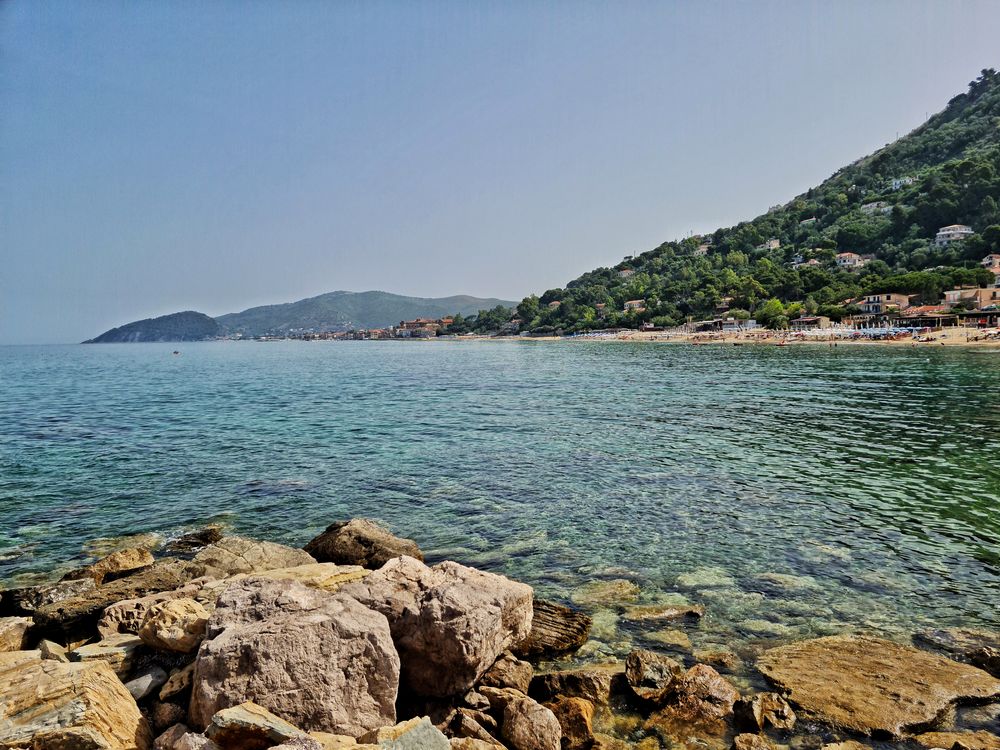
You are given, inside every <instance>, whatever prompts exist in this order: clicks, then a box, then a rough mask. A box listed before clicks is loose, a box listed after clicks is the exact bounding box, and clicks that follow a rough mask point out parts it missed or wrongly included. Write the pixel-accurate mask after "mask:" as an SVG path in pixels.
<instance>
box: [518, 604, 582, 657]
mask: <svg viewBox="0 0 1000 750" xmlns="http://www.w3.org/2000/svg"><path fill="white" fill-rule="evenodd" d="M592 622H593V621H592V620H591V618H590V617H589V616H588V615H585V614H584V613H583V612H578V611H577V610H575V609H570V608H569V607H564V606H562V605H561V604H555V603H553V602H547V601H544V600H543V599H535V600H534V601H533V602H532V618H531V632H530V633H529V634H528V637H527V638H526V639H525V640H524V641H523V642H521V643H520V644H518V646H517V648H516V649H515V653H516V654H517V655H518V656H521V657H523V658H526V659H542V658H548V657H552V656H558V655H560V654H566V653H569V652H572V651H576V650H577V649H578V648H580V646H582V645H583V644H584V643H586V642H587V638H588V637H589V636H590V626H591V624H592Z"/></svg>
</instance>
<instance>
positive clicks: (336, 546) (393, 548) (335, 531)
mask: <svg viewBox="0 0 1000 750" xmlns="http://www.w3.org/2000/svg"><path fill="white" fill-rule="evenodd" d="M305 550H306V552H308V553H309V554H310V555H312V556H313V557H315V558H316V559H317V560H319V561H320V562H331V563H337V564H338V565H360V566H362V567H364V568H369V569H371V570H377V569H378V568H381V567H382V566H383V565H385V564H386V563H387V562H389V561H390V560H391V559H392V558H394V557H401V556H402V555H406V556H407V557H413V558H415V559H417V560H420V561H423V559H424V555H423V553H422V552H421V551H420V547H418V546H417V543H416V542H414V541H413V540H412V539H402V538H400V537H398V536H394V535H393V534H391V533H390V532H388V531H386V530H385V529H384V528H382V527H381V526H379V525H378V524H377V523H375V522H374V521H369V520H368V519H367V518H354V519H352V520H350V521H337V522H336V523H332V524H330V525H329V526H327V527H326V531H324V532H323V533H322V534H320V535H319V536H317V537H316V538H315V539H313V540H312V541H311V542H309V544H307V545H306V546H305Z"/></svg>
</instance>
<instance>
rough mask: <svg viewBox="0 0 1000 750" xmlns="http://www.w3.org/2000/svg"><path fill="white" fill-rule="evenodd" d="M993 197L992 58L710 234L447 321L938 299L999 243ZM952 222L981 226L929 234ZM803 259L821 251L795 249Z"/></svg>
mask: <svg viewBox="0 0 1000 750" xmlns="http://www.w3.org/2000/svg"><path fill="white" fill-rule="evenodd" d="M879 202H884V204H885V205H880V204H879ZM873 204H878V205H873ZM998 204H1000V75H998V74H997V72H996V71H994V70H991V69H990V70H984V71H982V74H981V75H980V76H979V77H978V78H977V79H976V80H975V81H973V82H972V83H971V84H970V85H969V91H968V92H967V93H964V94H960V95H958V96H956V97H955V98H954V99H952V100H951V101H950V102H949V103H948V106H947V107H946V108H945V109H944V110H943V111H942V112H940V113H938V114H936V115H934V116H933V117H931V118H930V119H929V120H928V121H927V122H926V123H924V124H923V125H921V126H920V127H919V128H917V129H916V130H914V131H913V132H911V133H909V134H908V135H906V136H905V137H903V138H901V139H899V140H897V141H896V142H894V143H892V144H889V145H887V146H885V147H884V148H882V149H880V150H878V151H876V152H875V153H874V154H872V155H871V156H868V157H865V158H863V159H860V160H858V161H856V162H854V163H853V164H851V165H849V166H847V167H844V168H843V169H841V170H839V171H838V172H837V173H836V174H834V175H833V176H832V177H830V178H829V179H828V180H826V181H825V182H823V184H821V185H820V186H818V187H816V188H812V189H810V190H809V191H808V192H806V193H805V194H803V195H800V196H798V197H796V198H795V199H793V200H792V201H790V202H789V203H787V204H785V205H783V206H778V207H775V208H773V209H771V210H770V211H769V212H768V213H766V214H764V215H762V216H759V217H757V218H756V219H754V220H752V221H748V222H744V223H741V224H738V225H737V226H734V227H730V228H727V229H719V230H717V231H715V232H713V233H712V234H710V235H705V236H702V237H692V238H688V239H684V240H681V241H672V242H664V243H663V244H662V245H660V246H659V247H657V248H654V249H653V250H650V251H648V252H644V253H642V254H641V255H638V256H635V257H631V256H630V257H626V258H625V260H623V261H622V262H621V263H619V264H618V265H617V266H615V267H613V268H599V269H597V270H594V271H591V272H589V273H585V274H583V275H582V276H580V277H579V278H577V279H574V280H573V281H571V282H569V284H567V286H566V287H565V288H564V289H550V290H548V291H547V292H545V293H544V294H542V295H541V296H540V297H539V296H535V295H532V296H530V297H527V298H525V299H524V300H523V301H522V302H521V303H520V304H519V305H517V307H516V309H514V310H508V309H504V308H502V307H498V308H494V309H492V310H488V311H487V310H483V311H480V313H479V315H478V317H476V318H475V319H472V320H468V319H464V318H459V319H456V321H455V325H454V326H453V327H452V332H462V331H465V330H478V331H495V330H500V329H502V328H503V326H504V324H506V323H507V322H508V321H509V320H510V318H511V317H516V318H517V319H518V320H520V321H521V323H520V325H521V329H522V330H531V331H535V332H539V333H541V332H547V331H553V330H563V331H564V332H567V333H568V332H574V331H582V330H588V329H594V328H607V327H615V326H625V327H638V326H640V325H642V324H644V323H652V324H654V325H662V326H673V325H678V324H680V323H683V322H684V321H686V320H688V319H696V320H697V319H705V318H711V317H713V316H715V315H716V314H717V313H718V311H720V310H722V309H726V308H728V311H727V312H726V314H727V315H734V316H736V317H750V316H751V315H752V316H754V317H756V318H757V319H758V321H759V322H761V323H763V324H765V325H770V326H773V327H781V326H783V325H785V324H786V323H787V321H788V319H789V318H790V317H793V316H795V315H797V314H798V313H799V312H800V311H801V310H803V309H805V310H807V311H809V312H818V313H820V314H823V315H827V316H829V317H831V318H834V319H840V318H842V317H843V316H845V315H846V314H849V313H850V312H853V311H854V309H855V308H854V307H853V306H852V301H853V300H856V299H857V298H858V297H860V296H861V295H863V294H865V293H873V292H879V291H899V292H905V293H911V294H919V295H920V296H921V299H922V300H923V301H924V302H927V303H935V302H937V301H938V299H939V298H940V295H941V292H942V291H943V290H944V289H946V288H951V287H953V286H955V285H958V284H973V285H983V286H985V285H986V284H988V283H990V282H992V280H993V277H992V275H991V274H989V273H988V272H986V271H985V269H983V268H981V267H980V266H979V261H980V260H981V259H982V257H983V256H984V255H986V254H987V253H989V252H1000V205H998ZM949 224H968V225H970V226H972V227H973V228H974V229H975V230H977V234H976V235H974V236H973V237H971V238H969V239H967V240H965V241H964V242H957V243H952V244H950V245H948V246H946V247H937V246H936V245H935V243H934V236H935V234H936V233H937V230H938V229H939V228H940V227H942V226H945V225H949ZM772 239H773V240H777V241H778V243H780V245H778V243H773V242H769V240H772ZM704 245H708V248H707V249H704V248H703V249H702V250H701V251H699V246H704ZM776 245H777V246H776ZM848 251H849V252H855V253H858V254H862V255H871V256H874V259H873V260H871V261H870V262H868V264H867V265H865V266H864V267H863V268H861V269H859V270H855V271H850V270H845V269H841V268H838V267H837V266H836V262H835V256H836V254H837V253H838V252H848ZM810 259H816V260H817V261H818V264H814V265H796V263H795V261H799V262H801V261H803V260H804V261H808V260H810ZM621 271H625V275H622V274H620V273H619V272H621ZM630 272H631V275H628V274H629V273H630ZM628 300H644V302H645V309H644V310H643V311H630V312H624V311H623V308H624V305H625V302H626V301H628ZM552 303H559V304H558V305H556V304H552ZM602 305H603V308H602V307H600V306H602Z"/></svg>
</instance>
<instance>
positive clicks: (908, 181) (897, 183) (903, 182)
mask: <svg viewBox="0 0 1000 750" xmlns="http://www.w3.org/2000/svg"><path fill="white" fill-rule="evenodd" d="M912 184H913V178H912V177H897V178H896V179H894V180H893V181H892V189H893V190H899V189H900V188H904V187H906V186H907V185H912Z"/></svg>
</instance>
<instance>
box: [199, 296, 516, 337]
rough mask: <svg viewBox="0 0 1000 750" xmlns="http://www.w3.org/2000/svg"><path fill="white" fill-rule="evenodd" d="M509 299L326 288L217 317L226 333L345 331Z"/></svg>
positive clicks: (466, 312)
mask: <svg viewBox="0 0 1000 750" xmlns="http://www.w3.org/2000/svg"><path fill="white" fill-rule="evenodd" d="M497 305H501V306H508V307H509V306H511V305H513V303H512V302H505V301H504V300H499V299H483V298H480V297H469V296H466V295H457V296H453V297H438V298H429V297H404V296H402V295H399V294H390V293H389V292H376V291H371V292H343V291H339V292H328V293H327V294H321V295H319V296H317V297H309V298H308V299H303V300H299V301H298V302H288V303H285V304H280V305H264V306H261V307H252V308H250V309H249V310H244V311H243V312H238V313H230V314H228V315H220V316H219V317H217V318H216V321H217V322H218V323H219V325H220V326H221V327H222V330H223V332H224V333H226V334H236V333H241V334H243V335H244V336H262V335H285V334H287V333H291V332H295V331H343V330H349V329H352V328H359V329H360V328H382V327H385V326H390V325H395V324H397V323H399V321H401V320H410V319H413V318H440V317H443V316H445V315H450V314H454V313H456V312H457V313H461V314H463V315H471V314H474V313H475V312H476V311H478V310H480V309H483V308H488V307H495V306H497Z"/></svg>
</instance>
